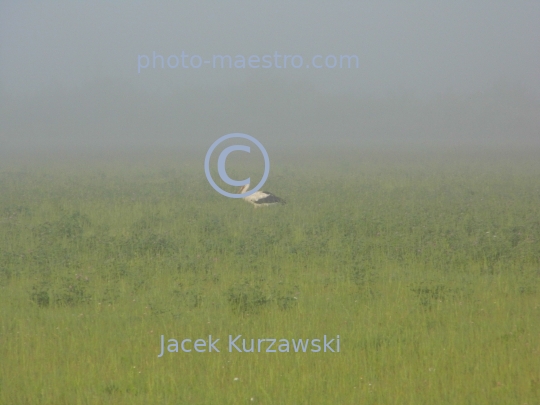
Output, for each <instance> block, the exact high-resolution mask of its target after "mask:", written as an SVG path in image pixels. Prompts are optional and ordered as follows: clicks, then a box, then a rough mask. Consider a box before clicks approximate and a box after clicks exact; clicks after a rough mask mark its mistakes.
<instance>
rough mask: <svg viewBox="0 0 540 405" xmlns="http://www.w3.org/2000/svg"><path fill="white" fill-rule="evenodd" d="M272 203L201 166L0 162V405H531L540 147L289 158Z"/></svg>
mask: <svg viewBox="0 0 540 405" xmlns="http://www.w3.org/2000/svg"><path fill="white" fill-rule="evenodd" d="M238 170H240V171H241V169H238ZM231 177H235V176H232V175H231ZM238 177H241V176H238ZM264 189H268V190H270V191H272V192H274V193H275V194H277V195H279V196H281V197H283V198H284V199H286V200H287V202H288V203H287V205H285V206H279V207H268V208H266V209H253V208H252V207H251V206H250V205H249V204H247V203H246V202H244V201H242V200H232V199H228V198H225V197H223V196H221V195H219V194H218V193H216V192H215V191H214V190H213V189H212V188H211V187H210V186H209V184H208V182H207V181H206V178H205V176H204V171H203V166H202V159H198V156H195V157H193V158H192V159H187V160H186V159H184V160H180V159H173V158H170V157H169V158H164V159H154V158H148V159H144V158H141V159H136V160H134V161H130V160H128V159H123V160H122V159H117V160H110V161H106V160H95V161H92V160H87V161H85V160H77V159H74V160H73V161H71V162H69V161H54V159H52V160H49V161H44V162H40V161H32V162H20V161H19V162H16V161H12V162H11V163H9V162H3V163H2V164H1V166H0V191H1V192H0V404H6V405H15V404H28V405H30V404H50V405H60V404H70V405H74V404H119V405H120V404H130V405H133V404H214V405H216V404H287V405H288V404H414V405H421V404H429V405H433V404H475V405H481V404H489V405H494V404H505V405H508V404H528V405H534V404H540V153H538V151H536V152H534V151H532V152H528V153H510V152H508V153H505V152H492V153H483V154H482V153H479V154H473V153H458V152H453V153H442V152H438V154H428V153H424V154H421V153H420V154H410V153H405V152H404V153H402V154H398V153H395V154H390V153H382V152H381V153H372V154H364V155H358V156H355V154H354V153H349V155H347V156H346V157H342V158H339V157H338V156H337V155H336V156H328V157H327V158H325V159H323V158H322V157H321V158H320V159H315V161H313V160H310V159H307V157H306V159H304V160H302V159H301V160H300V161H298V160H297V158H295V159H287V158H286V157H282V158H281V160H280V159H279V158H278V159H275V163H274V160H273V166H272V171H271V174H270V178H269V180H268V182H267V183H266V185H265V187H264ZM161 335H165V339H173V338H174V339H177V340H178V341H181V340H182V339H186V338H190V339H193V340H195V339H198V338H203V339H207V338H208V335H212V337H213V338H214V339H215V338H220V339H221V340H220V343H219V349H220V350H221V352H220V353H197V352H194V351H192V352H191V353H184V352H182V351H180V352H178V353H168V352H166V353H165V354H164V355H163V356H162V357H158V354H159V353H160V336H161ZM229 335H233V336H237V335H242V337H245V338H246V339H251V338H254V339H255V340H256V339H258V338H276V339H289V340H292V339H315V338H321V339H322V337H323V336H324V335H327V336H328V337H336V336H337V335H339V336H340V352H339V353H337V352H336V353H331V352H326V353H325V352H318V353H315V352H310V351H308V352H306V353H303V352H299V353H296V352H294V350H291V352H289V353H280V352H277V353H266V352H261V353H238V352H233V353H229V352H228V351H227V339H228V336H229ZM334 348H335V346H334Z"/></svg>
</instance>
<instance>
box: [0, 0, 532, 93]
mask: <svg viewBox="0 0 540 405" xmlns="http://www.w3.org/2000/svg"><path fill="white" fill-rule="evenodd" d="M182 51H184V52H185V53H186V54H188V55H190V56H191V55H193V54H198V55H200V56H201V57H202V58H203V59H204V58H207V59H210V58H211V57H212V55H214V54H229V55H232V56H235V55H237V54H241V55H244V56H245V57H248V56H249V55H259V56H262V55H264V54H271V55H273V54H274V52H278V54H281V55H282V54H290V55H295V54H297V55H301V56H302V58H303V59H304V66H305V65H307V64H308V62H309V60H310V59H311V58H312V57H313V56H314V55H318V54H319V55H321V56H322V57H326V56H327V55H341V54H347V55H352V54H354V55H357V56H358V58H359V68H358V69H356V68H354V69H338V68H334V69H327V68H323V69H313V68H311V69H310V68H305V67H304V66H303V67H302V68H298V69H295V68H292V67H290V68H288V69H281V70H280V69H277V68H271V69H261V68H259V69H250V68H246V69H212V68H210V66H205V65H203V66H202V67H201V68H199V69H193V68H191V69H182V68H177V69H170V68H166V69H163V70H162V69H147V70H143V71H142V72H141V74H138V73H137V57H138V55H139V54H147V55H152V52H157V53H159V54H161V55H163V56H165V57H167V56H169V55H171V54H175V55H178V56H179V55H180V54H181V52H182ZM104 76H107V77H112V78H118V79H123V80H127V81H129V82H130V83H136V84H137V85H141V86H143V87H145V88H155V89H160V90H161V89H168V88H170V87H171V84H172V83H174V84H180V85H183V84H191V85H210V86H212V85H215V84H218V85H219V84H225V85H226V84H230V83H235V82H238V81H244V80H249V79H251V78H253V77H260V76H268V77H274V76H277V77H287V78H293V79H300V80H306V81H309V82H310V83H313V84H314V85H316V86H320V87H321V88H324V89H326V90H336V91H339V90H354V91H356V90H363V91H366V92H368V93H372V94H382V95H384V94H387V93H395V92H398V93H399V92H402V91H407V92H413V93H415V94H417V95H419V96H423V95H433V94H439V93H441V92H471V91H477V90H478V89H483V88H486V87H489V86H490V85H493V84H494V83H496V82H499V81H505V82H508V83H512V84H519V85H522V86H524V87H527V88H528V89H529V90H530V91H531V92H532V93H533V94H534V96H535V97H540V2H538V1H518V0H512V1H494V0H489V1H478V0H473V1H445V2H442V1H440V2H435V1H380V0H379V1H347V2H345V1H336V2H313V1H310V2H304V1H294V2H282V1H272V2H261V1H251V0H250V1H227V2H215V1H211V2H209V1H193V2H186V1H177V2H142V1H131V2H121V1H110V0H108V1H103V2H94V1H92V2H90V1H53V2H50V1H35V2H26V1H2V2H0V80H1V85H2V86H3V88H4V90H7V91H9V92H33V91H35V90H39V89H40V88H42V87H43V86H46V85H53V86H57V85H66V86H71V85H81V84H83V83H85V82H87V81H91V80H92V79H95V78H97V77H104Z"/></svg>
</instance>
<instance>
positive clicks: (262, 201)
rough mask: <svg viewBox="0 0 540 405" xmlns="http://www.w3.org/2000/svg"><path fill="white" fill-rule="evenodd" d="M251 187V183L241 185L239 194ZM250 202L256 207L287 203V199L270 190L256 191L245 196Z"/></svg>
mask: <svg viewBox="0 0 540 405" xmlns="http://www.w3.org/2000/svg"><path fill="white" fill-rule="evenodd" d="M248 189H249V183H248V184H246V185H244V186H241V187H240V189H239V190H238V194H243V193H245V192H246V191H248ZM243 199H244V200H245V201H247V202H248V203H251V204H253V205H254V206H255V207H266V206H268V205H276V204H285V200H283V199H281V198H279V197H276V196H275V195H274V194H272V193H269V192H268V191H256V192H255V193H253V194H251V195H248V196H247V197H244V198H243Z"/></svg>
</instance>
